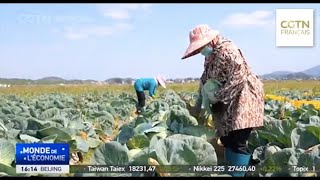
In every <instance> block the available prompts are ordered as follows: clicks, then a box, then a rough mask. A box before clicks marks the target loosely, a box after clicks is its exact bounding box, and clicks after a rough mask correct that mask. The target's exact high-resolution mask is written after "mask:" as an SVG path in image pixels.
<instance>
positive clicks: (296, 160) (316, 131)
mask: <svg viewBox="0 0 320 180" xmlns="http://www.w3.org/2000/svg"><path fill="white" fill-rule="evenodd" d="M183 86H184V85H182V87H180V88H176V89H175V88H170V87H169V88H168V89H167V90H165V91H164V90H161V92H160V94H159V97H158V98H157V99H155V100H148V101H147V105H146V108H145V111H144V112H143V113H142V114H141V115H139V116H137V115H136V114H135V110H136V109H135V105H136V96H135V94H134V92H133V91H132V90H131V89H129V90H128V91H121V90H120V91H114V92H109V91H108V92H107V91H104V90H97V89H90V88H87V89H86V90H85V91H81V92H80V93H75V91H71V93H66V92H67V91H66V90H65V89H64V90H63V91H60V92H55V91H53V92H50V91H47V92H45V91H41V90H40V91H41V93H39V94H35V93H34V91H32V90H29V91H28V93H26V94H25V95H22V94H23V93H18V90H17V87H16V89H13V88H12V89H11V91H10V88H9V89H7V90H5V91H10V92H4V91H3V92H1V96H0V175H1V176H57V174H52V175H51V174H16V173H15V171H16V170H15V144H16V143H19V142H24V143H61V142H63V143H69V144H70V152H71V156H70V157H71V158H70V164H72V165H156V164H159V165H218V164H219V165H220V164H222V165H223V149H222V147H221V145H219V143H218V142H217V139H216V138H215V136H214V131H215V129H214V119H212V118H211V117H210V115H208V114H207V112H206V111H205V109H203V110H202V112H201V114H200V116H199V117H193V116H191V115H190V113H189V110H190V107H191V106H193V105H194V103H195V101H196V98H197V96H198V94H197V93H196V88H190V87H188V88H183ZM187 86H190V85H187ZM171 87H174V86H171ZM23 88H25V87H22V89H23ZM32 88H34V87H32ZM32 88H31V89H32ZM60 88H61V87H60ZM73 88H77V87H73ZM121 88H123V87H121ZM129 88H130V87H129ZM88 89H89V90H88ZM106 89H107V88H106ZM23 91H27V88H25V89H23ZM266 92H267V94H266V98H265V99H266V101H265V122H264V127H263V128H261V129H256V130H255V131H253V133H252V134H251V137H250V139H249V141H248V145H249V147H250V151H251V152H253V158H254V159H257V160H259V162H257V164H256V165H255V166H256V171H255V172H248V173H247V176H319V175H320V172H319V170H320V94H319V93H318V92H317V91H315V90H301V89H295V90H293V89H285V90H281V89H280V88H279V89H278V90H272V93H271V92H270V91H266ZM293 166H307V167H309V170H310V171H309V172H303V173H299V172H293V171H288V168H291V167H293ZM311 167H312V168H313V167H314V168H315V169H316V170H318V172H316V171H312V170H313V169H311ZM71 169H72V168H71ZM152 175H153V176H228V175H226V174H224V173H212V174H209V173H205V174H203V173H190V172H189V173H161V172H159V173H154V174H152ZM59 176H146V174H143V173H121V174H119V173H113V174H112V173H109V174H102V173H97V174H95V173H90V174H84V173H81V172H79V173H70V174H62V175H59Z"/></svg>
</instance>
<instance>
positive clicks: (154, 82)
mask: <svg viewBox="0 0 320 180" xmlns="http://www.w3.org/2000/svg"><path fill="white" fill-rule="evenodd" d="M165 81H166V80H165V78H164V77H163V76H161V75H158V76H157V77H156V78H140V79H137V80H136V81H135V82H134V89H135V90H136V93H137V97H138V105H137V113H141V112H142V109H143V107H144V106H145V104H146V96H145V94H144V91H146V90H148V91H149V96H150V97H151V98H155V94H156V89H157V88H158V86H159V85H160V86H162V87H163V88H165V89H166V84H165Z"/></svg>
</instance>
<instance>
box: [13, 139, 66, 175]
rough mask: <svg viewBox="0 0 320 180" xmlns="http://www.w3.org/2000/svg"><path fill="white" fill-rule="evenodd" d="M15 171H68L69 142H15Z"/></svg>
mask: <svg viewBox="0 0 320 180" xmlns="http://www.w3.org/2000/svg"><path fill="white" fill-rule="evenodd" d="M16 172H17V173H69V144H56V143H55V144H51V143H50V144H47V143H34V144H30V143H26V144H21V143H18V144H16Z"/></svg>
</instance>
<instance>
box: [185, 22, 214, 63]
mask: <svg viewBox="0 0 320 180" xmlns="http://www.w3.org/2000/svg"><path fill="white" fill-rule="evenodd" d="M218 34H219V31H217V30H213V29H211V28H210V27H209V25H207V24H201V25H197V26H196V27H195V28H193V29H192V30H191V31H190V33H189V41H190V44H189V47H188V48H187V50H186V52H185V53H184V55H183V57H182V58H181V59H186V58H188V57H191V56H194V55H196V54H198V53H199V52H200V51H199V50H200V49H201V48H202V47H203V46H205V45H207V44H208V43H210V42H211V41H212V40H213V39H214V38H215V37H216V36H217V35H218Z"/></svg>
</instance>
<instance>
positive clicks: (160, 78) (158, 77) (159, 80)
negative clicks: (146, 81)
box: [156, 75, 166, 89]
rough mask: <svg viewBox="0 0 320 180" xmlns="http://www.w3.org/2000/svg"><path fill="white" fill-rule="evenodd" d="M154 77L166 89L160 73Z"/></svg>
mask: <svg viewBox="0 0 320 180" xmlns="http://www.w3.org/2000/svg"><path fill="white" fill-rule="evenodd" d="M156 79H157V81H158V82H159V84H160V85H161V86H162V87H163V88H165V89H166V79H165V78H164V77H163V76H162V75H158V76H157V77H156Z"/></svg>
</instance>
